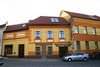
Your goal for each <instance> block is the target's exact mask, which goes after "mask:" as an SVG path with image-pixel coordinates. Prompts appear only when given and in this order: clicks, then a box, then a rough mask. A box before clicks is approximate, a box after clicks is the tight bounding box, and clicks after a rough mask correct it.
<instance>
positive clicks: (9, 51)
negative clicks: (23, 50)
mask: <svg viewBox="0 0 100 67" xmlns="http://www.w3.org/2000/svg"><path fill="white" fill-rule="evenodd" d="M12 53H13V45H5V54H6V55H9V54H12Z"/></svg>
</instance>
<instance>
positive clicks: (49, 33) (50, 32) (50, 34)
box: [48, 31, 53, 39]
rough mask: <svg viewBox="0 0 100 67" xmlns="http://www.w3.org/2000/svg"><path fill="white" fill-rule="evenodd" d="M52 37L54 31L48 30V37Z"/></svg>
mask: <svg viewBox="0 0 100 67" xmlns="http://www.w3.org/2000/svg"><path fill="white" fill-rule="evenodd" d="M51 38H53V34H52V31H48V39H51Z"/></svg>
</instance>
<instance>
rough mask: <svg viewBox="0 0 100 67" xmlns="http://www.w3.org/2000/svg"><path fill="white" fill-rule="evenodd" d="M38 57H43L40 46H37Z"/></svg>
mask: <svg viewBox="0 0 100 67" xmlns="http://www.w3.org/2000/svg"><path fill="white" fill-rule="evenodd" d="M36 55H38V56H40V55H41V48H40V46H36Z"/></svg>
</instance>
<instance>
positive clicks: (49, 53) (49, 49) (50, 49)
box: [47, 46, 52, 56]
mask: <svg viewBox="0 0 100 67" xmlns="http://www.w3.org/2000/svg"><path fill="white" fill-rule="evenodd" d="M47 55H48V56H51V55H52V46H47Z"/></svg>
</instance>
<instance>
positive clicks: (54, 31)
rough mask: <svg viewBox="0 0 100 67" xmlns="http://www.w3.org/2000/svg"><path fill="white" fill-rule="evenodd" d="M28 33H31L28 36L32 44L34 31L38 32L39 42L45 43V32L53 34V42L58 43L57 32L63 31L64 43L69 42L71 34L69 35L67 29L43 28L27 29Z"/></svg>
mask: <svg viewBox="0 0 100 67" xmlns="http://www.w3.org/2000/svg"><path fill="white" fill-rule="evenodd" d="M29 30H30V32H31V36H30V39H31V40H30V42H34V39H35V32H36V31H40V38H41V40H42V41H41V42H47V38H48V37H47V36H48V35H47V32H48V31H52V32H53V38H54V42H59V31H64V33H65V40H66V42H67V41H70V40H71V37H70V36H71V34H70V30H69V29H68V28H60V27H59V28H56V27H55V28H45V27H42V28H41V27H40V28H39V27H38V28H37V27H36V28H34V27H33V28H30V29H29Z"/></svg>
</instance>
